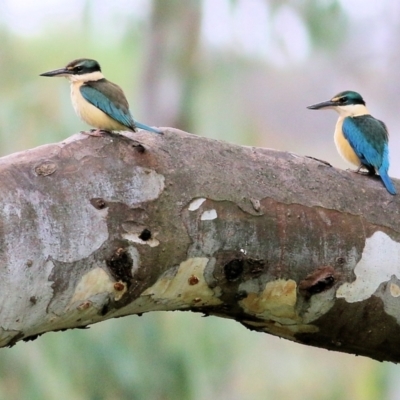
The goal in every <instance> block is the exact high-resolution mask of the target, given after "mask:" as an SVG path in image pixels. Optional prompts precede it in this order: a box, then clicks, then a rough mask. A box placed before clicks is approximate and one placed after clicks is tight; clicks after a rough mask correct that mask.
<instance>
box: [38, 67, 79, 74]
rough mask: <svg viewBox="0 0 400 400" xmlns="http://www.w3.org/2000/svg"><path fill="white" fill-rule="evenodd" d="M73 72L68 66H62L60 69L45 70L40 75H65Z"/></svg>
mask: <svg viewBox="0 0 400 400" xmlns="http://www.w3.org/2000/svg"><path fill="white" fill-rule="evenodd" d="M71 73H72V71H70V70H68V69H66V68H60V69H53V71H49V72H44V73H43V74H40V75H39V76H65V75H71Z"/></svg>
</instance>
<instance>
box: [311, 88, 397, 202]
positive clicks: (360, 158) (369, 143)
mask: <svg viewBox="0 0 400 400" xmlns="http://www.w3.org/2000/svg"><path fill="white" fill-rule="evenodd" d="M307 108H309V109H311V110H319V109H328V108H331V109H333V110H335V111H337V112H338V113H339V119H338V120H337V122H336V128H335V134H334V140H335V144H336V148H337V150H338V152H339V154H340V155H341V156H342V158H343V159H344V160H346V161H348V162H349V163H351V164H354V165H355V166H357V170H356V171H355V172H359V173H360V170H361V169H362V168H364V169H366V170H367V171H368V175H375V174H376V173H379V176H380V178H381V179H382V182H383V184H384V185H385V187H386V189H387V191H388V192H389V193H390V194H393V195H395V194H396V189H395V187H394V185H393V183H392V181H391V180H390V178H389V175H388V169H389V148H388V138H389V133H388V130H387V128H386V125H385V124H384V123H383V122H382V121H380V120H379V119H376V118H374V117H373V116H372V115H371V114H370V113H369V111H368V109H367V107H366V104H365V101H364V99H363V98H362V97H361V95H360V94H359V93H357V92H353V91H351V90H346V91H344V92H340V93H338V94H337V95H336V96H334V97H333V98H332V99H331V100H328V101H324V102H322V103H318V104H313V105H311V106H308V107H307Z"/></svg>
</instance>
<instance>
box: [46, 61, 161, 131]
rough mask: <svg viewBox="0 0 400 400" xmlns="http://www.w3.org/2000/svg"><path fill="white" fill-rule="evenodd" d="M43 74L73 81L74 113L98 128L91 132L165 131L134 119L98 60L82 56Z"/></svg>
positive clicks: (118, 88) (120, 91)
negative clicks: (104, 73) (103, 72)
mask: <svg viewBox="0 0 400 400" xmlns="http://www.w3.org/2000/svg"><path fill="white" fill-rule="evenodd" d="M40 76H63V77H65V78H67V79H69V81H70V82H71V100H72V105H73V106H74V109H75V112H76V113H77V114H78V116H79V117H80V118H81V119H82V120H83V121H84V122H86V123H87V124H89V125H91V126H93V127H95V128H96V130H95V131H94V132H92V133H90V135H92V136H101V134H100V132H101V131H123V130H129V131H132V132H136V131H137V128H140V129H144V130H146V131H150V132H154V133H162V131H160V130H159V129H156V128H151V127H149V126H147V125H144V124H141V123H140V122H137V121H135V120H134V119H133V117H132V114H131V113H130V111H129V104H128V101H127V100H126V97H125V95H124V92H123V91H122V89H121V88H120V87H119V86H118V85H116V84H115V83H112V82H110V81H108V80H107V79H105V78H104V75H103V74H102V73H101V68H100V65H99V63H98V62H97V61H95V60H90V59H86V58H79V59H77V60H74V61H71V62H70V63H69V64H68V65H67V66H66V67H64V68H60V69H55V70H53V71H49V72H45V73H43V74H41V75H40Z"/></svg>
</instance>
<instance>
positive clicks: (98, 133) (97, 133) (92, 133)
mask: <svg viewBox="0 0 400 400" xmlns="http://www.w3.org/2000/svg"><path fill="white" fill-rule="evenodd" d="M81 133H83V134H84V135H88V136H94V137H102V136H104V133H111V132H110V131H106V130H105V129H91V130H90V131H81Z"/></svg>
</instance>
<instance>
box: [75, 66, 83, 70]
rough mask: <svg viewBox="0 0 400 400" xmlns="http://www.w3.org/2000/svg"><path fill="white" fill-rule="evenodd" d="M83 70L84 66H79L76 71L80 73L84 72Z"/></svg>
mask: <svg viewBox="0 0 400 400" xmlns="http://www.w3.org/2000/svg"><path fill="white" fill-rule="evenodd" d="M82 70H83V67H82V65H77V66H76V67H75V71H76V72H80V71H82Z"/></svg>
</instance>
